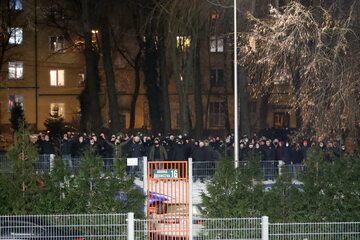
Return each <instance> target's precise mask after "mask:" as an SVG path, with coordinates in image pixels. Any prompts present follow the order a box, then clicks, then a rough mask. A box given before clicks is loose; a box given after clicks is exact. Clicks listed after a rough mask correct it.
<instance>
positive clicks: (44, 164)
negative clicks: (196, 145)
mask: <svg viewBox="0 0 360 240" xmlns="http://www.w3.org/2000/svg"><path fill="white" fill-rule="evenodd" d="M102 160H103V169H104V171H113V167H114V164H115V163H116V161H125V162H127V164H128V165H132V166H128V167H127V172H128V173H129V174H131V175H134V176H136V177H138V178H143V175H144V162H143V161H144V157H141V158H137V161H135V162H134V159H130V160H129V159H126V158H124V159H115V158H103V159H102ZM54 161H55V155H39V159H38V161H36V162H35V163H34V168H35V170H36V171H39V172H50V171H51V169H53V167H54ZM63 161H64V166H65V167H66V168H67V169H68V170H69V171H71V172H72V173H74V174H76V173H77V171H78V168H79V165H80V163H81V161H82V160H81V158H63ZM219 163H220V161H199V162H193V179H194V181H197V180H205V179H208V178H211V177H212V176H213V175H214V174H215V171H216V169H217V166H218V164H219ZM246 167H248V163H247V162H244V161H241V162H239V168H241V169H244V168H246ZM259 168H260V169H261V173H262V175H263V179H264V180H274V179H275V178H276V177H277V176H279V174H281V173H282V174H287V175H288V176H289V178H290V179H298V176H299V173H300V172H301V171H302V170H303V168H304V167H303V166H302V165H301V164H292V165H283V164H282V162H281V161H280V164H279V161H262V162H261V163H260V165H259ZM0 172H8V173H11V172H12V169H11V163H10V161H9V159H8V158H6V156H5V155H0Z"/></svg>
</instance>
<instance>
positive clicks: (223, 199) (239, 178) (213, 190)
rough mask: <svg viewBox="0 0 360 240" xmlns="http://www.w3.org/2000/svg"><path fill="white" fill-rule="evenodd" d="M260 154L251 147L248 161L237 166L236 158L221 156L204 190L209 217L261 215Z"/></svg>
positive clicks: (203, 195)
mask: <svg viewBox="0 0 360 240" xmlns="http://www.w3.org/2000/svg"><path fill="white" fill-rule="evenodd" d="M260 159H261V158H260V155H259V154H258V153H256V152H255V151H249V153H248V154H247V156H246V158H245V161H246V164H245V165H244V166H243V167H242V168H239V169H235V167H234V162H233V160H228V159H224V160H221V162H220V164H219V167H218V169H217V170H216V172H215V175H214V177H213V178H212V179H211V181H210V182H209V184H208V185H207V192H208V194H202V200H203V204H204V206H205V208H206V214H207V216H208V217H225V218H231V217H257V216H259V214H260V210H261V203H262V201H263V188H262V179H261V171H260V168H259V166H260Z"/></svg>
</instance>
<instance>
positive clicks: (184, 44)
mask: <svg viewBox="0 0 360 240" xmlns="http://www.w3.org/2000/svg"><path fill="white" fill-rule="evenodd" d="M190 44H191V38H190V37H186V36H177V37H176V47H177V48H178V49H179V50H181V51H184V50H186V49H188V48H189V47H190Z"/></svg>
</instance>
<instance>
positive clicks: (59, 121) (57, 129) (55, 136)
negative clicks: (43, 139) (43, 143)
mask: <svg viewBox="0 0 360 240" xmlns="http://www.w3.org/2000/svg"><path fill="white" fill-rule="evenodd" d="M44 126H45V127H46V130H47V131H48V132H49V137H50V139H52V140H53V141H54V142H55V144H56V146H58V147H59V145H60V141H61V138H62V136H63V134H64V133H66V126H65V121H64V118H62V117H60V116H58V115H51V116H50V117H49V118H48V119H46V120H45V122H44Z"/></svg>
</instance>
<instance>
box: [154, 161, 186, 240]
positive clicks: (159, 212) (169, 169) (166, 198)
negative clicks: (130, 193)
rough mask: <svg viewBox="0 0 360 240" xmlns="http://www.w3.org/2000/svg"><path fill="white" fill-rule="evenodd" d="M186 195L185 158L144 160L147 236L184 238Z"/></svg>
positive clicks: (159, 239) (158, 238)
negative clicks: (146, 174)
mask: <svg viewBox="0 0 360 240" xmlns="http://www.w3.org/2000/svg"><path fill="white" fill-rule="evenodd" d="M188 195H189V181H188V163H187V162H186V161H161V162H160V161H159V162H157V161H156V162H148V193H147V196H148V203H147V206H148V220H149V221H148V229H149V239H157V240H163V239H164V240H165V239H167V240H168V239H171V240H172V239H184V240H186V239H188V233H189V229H188V228H189V204H188Z"/></svg>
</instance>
